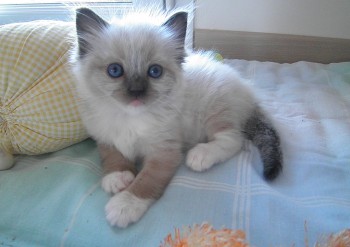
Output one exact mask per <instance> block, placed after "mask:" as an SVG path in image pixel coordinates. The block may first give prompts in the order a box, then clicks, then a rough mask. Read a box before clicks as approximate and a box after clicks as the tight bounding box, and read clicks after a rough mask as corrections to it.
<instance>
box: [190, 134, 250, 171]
mask: <svg viewBox="0 0 350 247" xmlns="http://www.w3.org/2000/svg"><path fill="white" fill-rule="evenodd" d="M242 145H243V137H242V134H241V133H237V132H235V131H233V130H226V131H221V132H217V133H215V134H214V135H213V139H212V140H211V141H209V142H208V143H199V144H197V145H196V146H195V147H193V148H192V149H191V150H190V151H189V152H188V154H187V158H186V164H187V166H189V167H190V168H191V169H192V170H194V171H199V172H200V171H204V170H207V169H209V168H210V167H212V166H213V165H214V164H217V163H220V162H224V161H226V160H228V159H229V158H231V157H233V156H234V155H235V154H236V153H237V152H238V151H239V150H241V148H242Z"/></svg>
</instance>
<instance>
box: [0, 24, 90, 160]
mask: <svg viewBox="0 0 350 247" xmlns="http://www.w3.org/2000/svg"><path fill="white" fill-rule="evenodd" d="M72 31H73V26H72V25H71V24H68V23H64V22H52V21H36V22H29V23H19V24H18V23H17V24H9V25H4V26H0V149H3V150H6V151H7V152H9V153H18V154H40V153H46V152H51V151H56V150H59V149H61V148H64V147H67V146H69V145H71V144H73V143H76V142H79V141H81V140H83V139H85V138H86V137H87V134H86V132H85V130H84V128H83V126H82V123H81V120H80V118H79V114H78V111H77V106H76V105H77V104H76V102H75V99H74V95H73V92H74V88H73V87H74V80H73V78H72V74H71V72H70V71H69V67H68V63H67V62H68V58H69V49H70V42H69V37H70V34H71V33H72Z"/></svg>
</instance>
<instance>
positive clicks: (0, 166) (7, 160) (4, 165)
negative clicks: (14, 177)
mask: <svg viewBox="0 0 350 247" xmlns="http://www.w3.org/2000/svg"><path fill="white" fill-rule="evenodd" d="M13 165H14V159H13V156H12V154H9V153H6V152H5V151H2V150H0V171H1V170H6V169H10V168H11V167H12V166H13Z"/></svg>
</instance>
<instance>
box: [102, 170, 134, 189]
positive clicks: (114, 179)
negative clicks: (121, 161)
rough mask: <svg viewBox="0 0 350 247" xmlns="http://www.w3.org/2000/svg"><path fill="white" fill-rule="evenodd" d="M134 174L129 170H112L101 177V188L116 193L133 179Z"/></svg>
mask: <svg viewBox="0 0 350 247" xmlns="http://www.w3.org/2000/svg"><path fill="white" fill-rule="evenodd" d="M134 179H135V175H134V174H133V173H132V172H131V171H122V172H112V173H109V174H107V175H106V176H104V177H103V178H102V184H101V185H102V188H103V189H104V190H105V191H106V192H108V193H114V194H115V193H118V192H120V191H122V190H124V189H125V188H126V187H128V186H129V185H130V184H131V183H132V181H134Z"/></svg>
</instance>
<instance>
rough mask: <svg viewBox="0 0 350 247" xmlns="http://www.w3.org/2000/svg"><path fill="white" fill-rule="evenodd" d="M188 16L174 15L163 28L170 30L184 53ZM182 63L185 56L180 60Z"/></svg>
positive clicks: (185, 14) (184, 14)
mask: <svg viewBox="0 0 350 247" xmlns="http://www.w3.org/2000/svg"><path fill="white" fill-rule="evenodd" d="M187 16H188V14H187V13H186V12H178V13H175V14H174V15H172V16H171V17H170V18H169V19H168V20H167V21H166V22H165V23H164V24H163V25H162V26H164V27H166V28H167V29H169V30H170V31H171V32H173V34H174V38H175V39H176V41H177V42H179V45H180V46H181V47H179V48H181V49H182V50H183V51H184V47H185V38H186V30H187ZM179 60H180V62H182V61H183V56H182V57H181V58H179Z"/></svg>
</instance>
